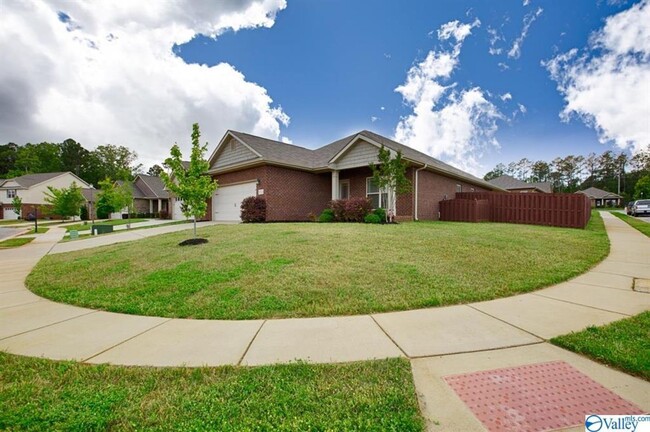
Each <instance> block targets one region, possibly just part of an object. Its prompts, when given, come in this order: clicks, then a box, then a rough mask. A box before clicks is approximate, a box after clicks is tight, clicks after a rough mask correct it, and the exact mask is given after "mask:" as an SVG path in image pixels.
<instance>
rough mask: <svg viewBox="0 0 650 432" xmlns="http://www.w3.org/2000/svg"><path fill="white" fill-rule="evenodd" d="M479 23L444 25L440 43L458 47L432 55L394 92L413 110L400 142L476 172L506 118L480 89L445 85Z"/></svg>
mask: <svg viewBox="0 0 650 432" xmlns="http://www.w3.org/2000/svg"><path fill="white" fill-rule="evenodd" d="M479 23H480V22H479V21H478V20H476V21H474V23H473V24H460V23H459V22H458V21H452V22H450V23H447V24H445V25H443V26H442V27H441V28H440V30H438V35H439V38H440V40H441V41H445V40H447V39H449V38H451V37H453V38H454V39H455V40H456V43H455V44H454V45H453V47H452V48H451V49H447V50H444V49H441V50H439V51H430V52H429V53H428V55H427V57H426V58H425V59H424V60H423V61H421V62H420V63H418V64H416V65H414V66H412V67H411V69H409V71H408V73H407V77H406V81H405V82H404V84H402V85H400V86H398V87H397V88H396V89H395V91H396V92H398V93H400V94H401V95H402V98H403V99H404V101H405V102H406V104H407V105H408V106H410V107H411V108H412V110H413V112H412V114H410V115H408V116H406V117H403V118H402V119H401V120H400V122H399V123H398V124H397V127H396V129H395V139H396V140H397V141H400V142H402V143H404V144H406V145H409V146H411V147H413V148H415V149H417V150H419V151H422V152H424V153H427V154H430V155H432V156H434V157H437V158H441V159H444V160H446V161H448V162H449V163H451V164H453V165H456V166H457V167H459V168H462V169H465V170H468V171H470V172H474V173H476V172H478V170H479V168H480V163H479V160H480V156H481V154H482V152H483V151H484V150H485V149H486V148H487V147H490V146H498V142H497V141H496V139H495V137H494V135H495V133H496V131H497V125H496V121H497V120H499V119H501V118H502V115H501V113H500V112H499V111H498V109H497V108H496V107H495V106H494V105H493V104H492V103H491V102H490V101H489V100H488V99H487V98H486V96H485V93H484V92H483V90H481V88H479V87H473V88H469V89H459V88H458V84H457V83H449V84H446V83H445V82H446V81H447V80H448V79H449V78H450V76H451V74H452V72H453V70H454V69H455V67H456V66H457V65H458V57H459V55H460V48H461V45H462V41H463V40H464V39H465V38H466V37H467V36H468V35H469V34H470V33H471V29H472V27H475V26H477V25H479Z"/></svg>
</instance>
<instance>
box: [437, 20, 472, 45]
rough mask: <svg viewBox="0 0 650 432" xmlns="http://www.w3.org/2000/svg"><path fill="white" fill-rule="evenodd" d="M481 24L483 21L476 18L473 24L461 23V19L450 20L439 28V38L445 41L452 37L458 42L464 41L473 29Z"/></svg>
mask: <svg viewBox="0 0 650 432" xmlns="http://www.w3.org/2000/svg"><path fill="white" fill-rule="evenodd" d="M480 25H481V21H480V20H479V19H478V18H476V19H475V20H474V22H472V23H471V24H461V23H460V21H458V20H455V21H449V22H448V23H446V24H443V25H442V26H440V28H439V29H438V40H441V41H444V40H447V39H450V38H452V37H453V38H454V39H456V43H459V44H460V43H462V42H463V40H465V38H466V37H467V36H469V35H470V34H472V29H473V28H474V27H478V26H480Z"/></svg>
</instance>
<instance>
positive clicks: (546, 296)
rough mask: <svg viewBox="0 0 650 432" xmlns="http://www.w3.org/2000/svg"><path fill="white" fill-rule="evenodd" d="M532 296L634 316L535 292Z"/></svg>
mask: <svg viewBox="0 0 650 432" xmlns="http://www.w3.org/2000/svg"><path fill="white" fill-rule="evenodd" d="M530 294H532V295H535V296H537V297H543V298H545V299H549V300H556V301H559V302H563V303H568V304H572V305H576V306H582V307H586V308H589V309H595V310H599V311H603V312H609V313H615V314H617V315H624V316H627V317H630V316H632V315H630V314H627V313H623V312H616V311H613V310H609V309H603V308H599V307H596V306H589V305H586V304H582V303H576V302H572V301H569V300H564V299H559V298H555V297H550V296H548V295H544V294H538V293H535V292H531V293H530Z"/></svg>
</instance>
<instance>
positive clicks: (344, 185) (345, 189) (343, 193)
mask: <svg viewBox="0 0 650 432" xmlns="http://www.w3.org/2000/svg"><path fill="white" fill-rule="evenodd" d="M348 198H350V180H341V181H340V182H339V199H348Z"/></svg>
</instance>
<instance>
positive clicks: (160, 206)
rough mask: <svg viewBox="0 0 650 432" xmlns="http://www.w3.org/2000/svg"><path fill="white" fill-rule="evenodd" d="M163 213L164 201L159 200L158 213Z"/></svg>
mask: <svg viewBox="0 0 650 432" xmlns="http://www.w3.org/2000/svg"><path fill="white" fill-rule="evenodd" d="M161 211H162V200H161V199H160V198H158V213H160V212H161Z"/></svg>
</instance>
